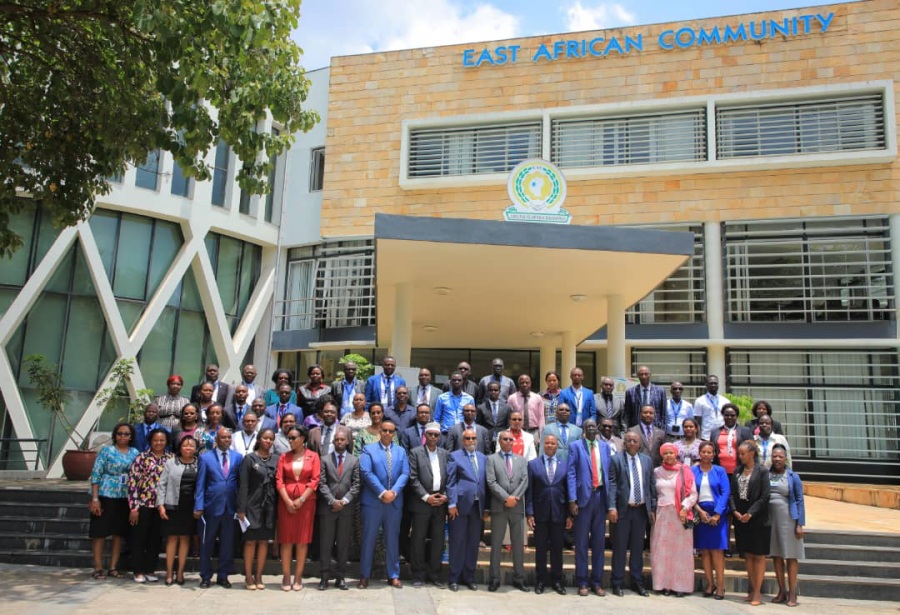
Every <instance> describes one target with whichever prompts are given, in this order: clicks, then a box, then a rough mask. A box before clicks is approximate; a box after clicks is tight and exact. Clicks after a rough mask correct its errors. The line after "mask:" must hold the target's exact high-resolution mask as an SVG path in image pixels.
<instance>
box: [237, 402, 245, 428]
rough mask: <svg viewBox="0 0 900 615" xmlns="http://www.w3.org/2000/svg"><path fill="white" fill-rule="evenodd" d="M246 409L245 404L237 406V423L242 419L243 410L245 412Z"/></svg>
mask: <svg viewBox="0 0 900 615" xmlns="http://www.w3.org/2000/svg"><path fill="white" fill-rule="evenodd" d="M246 411H247V406H246V405H242V406H239V407H238V411H237V422H238V425H240V424H241V423H242V422H243V421H244V412H246Z"/></svg>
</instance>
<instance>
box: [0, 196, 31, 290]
mask: <svg viewBox="0 0 900 615" xmlns="http://www.w3.org/2000/svg"><path fill="white" fill-rule="evenodd" d="M36 213H37V208H36V207H34V206H31V207H23V208H22V211H20V212H19V213H17V214H15V215H13V216H10V219H9V230H10V231H12V232H13V233H16V234H17V235H19V236H20V237H21V238H22V247H21V248H19V249H18V250H16V251H15V252H13V255H12V258H9V259H6V258H4V259H0V284H9V285H11V286H23V285H24V284H25V281H26V280H27V279H28V259H29V258H30V256H31V244H32V241H33V238H32V235H33V234H34V218H35V214H36Z"/></svg>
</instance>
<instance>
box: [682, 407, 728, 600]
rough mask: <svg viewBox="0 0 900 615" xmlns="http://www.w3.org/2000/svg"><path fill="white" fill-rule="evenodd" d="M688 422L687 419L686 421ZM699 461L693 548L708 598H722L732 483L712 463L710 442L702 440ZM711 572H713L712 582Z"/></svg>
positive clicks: (696, 477) (713, 448)
mask: <svg viewBox="0 0 900 615" xmlns="http://www.w3.org/2000/svg"><path fill="white" fill-rule="evenodd" d="M685 423H687V421H685ZM699 454H700V463H698V464H697V465H695V466H694V467H692V468H691V470H692V471H693V472H694V483H695V484H696V485H697V503H696V504H695V505H694V518H695V519H697V520H698V521H699V523H697V524H696V525H695V526H694V548H695V549H698V550H699V551H700V557H701V558H702V560H703V573H704V575H705V576H706V589H705V590H703V595H704V596H705V597H707V598H709V597H710V596H713V595H715V598H716V600H723V599H724V598H725V549H727V548H728V497H729V496H730V495H731V483H730V481H729V479H728V474H727V473H726V472H725V469H724V468H722V466H717V465H714V464H713V456H714V455H715V446H714V445H713V443H712V442H707V441H704V442H701V443H700V447H699ZM713 571H715V573H716V578H715V582H713Z"/></svg>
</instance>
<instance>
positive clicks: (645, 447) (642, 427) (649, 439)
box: [628, 405, 666, 468]
mask: <svg viewBox="0 0 900 615" xmlns="http://www.w3.org/2000/svg"><path fill="white" fill-rule="evenodd" d="M655 419H656V410H655V409H654V408H653V406H649V405H648V406H644V407H643V408H641V422H640V423H639V424H638V425H637V426H635V427H632V428H631V429H629V430H628V431H629V432H633V433H636V434H638V437H640V439H641V453H643V454H644V455H647V456H648V457H650V459H651V460H652V461H653V467H654V468H655V467H658V466H660V465H662V455H661V454H660V452H659V447H661V446H662V445H663V443H664V442H665V441H666V431H665V429H660V428H659V427H657V426H656V420H655Z"/></svg>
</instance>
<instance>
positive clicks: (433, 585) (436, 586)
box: [431, 581, 447, 589]
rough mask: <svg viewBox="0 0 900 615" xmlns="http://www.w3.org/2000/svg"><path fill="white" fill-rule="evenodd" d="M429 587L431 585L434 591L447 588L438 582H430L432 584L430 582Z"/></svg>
mask: <svg viewBox="0 0 900 615" xmlns="http://www.w3.org/2000/svg"><path fill="white" fill-rule="evenodd" d="M431 585H432V587H434V588H435V589H444V588H445V587H447V586H446V585H444V584H443V583H441V582H440V581H432V582H431Z"/></svg>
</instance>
